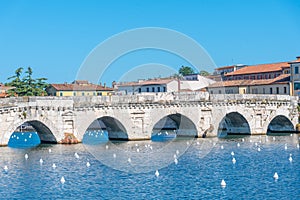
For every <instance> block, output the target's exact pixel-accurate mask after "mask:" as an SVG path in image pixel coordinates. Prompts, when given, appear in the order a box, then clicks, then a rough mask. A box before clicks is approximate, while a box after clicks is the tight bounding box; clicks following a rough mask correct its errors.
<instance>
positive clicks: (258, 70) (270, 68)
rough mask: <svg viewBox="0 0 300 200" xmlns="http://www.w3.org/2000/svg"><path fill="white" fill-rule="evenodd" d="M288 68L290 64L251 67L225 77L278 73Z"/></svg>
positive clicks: (281, 63)
mask: <svg viewBox="0 0 300 200" xmlns="http://www.w3.org/2000/svg"><path fill="white" fill-rule="evenodd" d="M288 67H290V65H289V63H288V62H279V63H270V64H260V65H249V66H246V67H243V68H241V69H239V70H236V71H234V72H230V73H227V74H226V75H225V76H234V75H244V74H257V73H266V72H277V71H281V70H282V69H283V68H288Z"/></svg>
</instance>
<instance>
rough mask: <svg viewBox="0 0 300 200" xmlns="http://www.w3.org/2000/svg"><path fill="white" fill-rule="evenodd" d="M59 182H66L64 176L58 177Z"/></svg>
mask: <svg viewBox="0 0 300 200" xmlns="http://www.w3.org/2000/svg"><path fill="white" fill-rule="evenodd" d="M60 182H61V184H64V183H65V182H66V180H65V178H64V177H63V176H62V177H61V179H60Z"/></svg>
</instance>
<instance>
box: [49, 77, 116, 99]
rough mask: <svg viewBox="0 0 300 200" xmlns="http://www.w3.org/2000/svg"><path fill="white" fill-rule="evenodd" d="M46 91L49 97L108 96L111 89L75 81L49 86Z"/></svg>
mask: <svg viewBox="0 0 300 200" xmlns="http://www.w3.org/2000/svg"><path fill="white" fill-rule="evenodd" d="M46 91H47V93H48V95H49V96H109V95H112V93H113V88H109V87H106V86H105V85H104V86H102V85H96V84H92V83H89V82H88V81H78V80H76V81H73V82H72V83H71V84H68V83H63V84H50V86H49V87H48V88H47V89H46Z"/></svg>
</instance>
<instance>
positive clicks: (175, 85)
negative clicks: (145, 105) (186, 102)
mask: <svg viewBox="0 0 300 200" xmlns="http://www.w3.org/2000/svg"><path fill="white" fill-rule="evenodd" d="M214 82H215V81H213V80H211V79H209V78H205V77H203V76H200V75H199V74H190V75H187V76H183V77H181V78H176V77H168V78H156V79H148V80H138V81H135V82H124V83H116V84H114V89H115V90H116V94H124V95H125V94H136V93H149V92H152V93H160V92H180V91H185V92H186V91H200V90H205V88H206V87H207V86H208V85H209V84H212V83H214Z"/></svg>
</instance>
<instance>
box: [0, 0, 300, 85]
mask: <svg viewBox="0 0 300 200" xmlns="http://www.w3.org/2000/svg"><path fill="white" fill-rule="evenodd" d="M299 22H300V1H298V0H294V1H292V0H281V1H280V0H266V1H262V0H249V1H248V0H236V1H233V0H224V1H223V0H219V1H217V0H205V1H204V0H194V1H192V0H185V1H183V0H181V1H179V0H178V1H176V0H142V1H141V0H119V1H117V0H107V1H106V0H95V1H92V0H87V1H84V0H82V1H76V0H69V1H68V0H64V1H62V0H43V1H40V0H36V1H34V0H27V1H15V0H0V69H1V71H0V82H6V79H7V77H9V76H12V75H13V74H14V71H15V69H16V68H17V67H27V66H31V67H32V68H33V72H34V76H35V77H47V78H48V79H49V82H51V83H54V82H56V83H59V82H71V81H73V80H74V79H75V78H76V74H77V71H78V69H79V67H80V65H81V64H82V62H83V61H84V59H85V58H86V56H87V55H88V54H89V52H91V51H92V49H94V48H95V47H96V46H97V45H98V44H99V43H101V42H103V41H104V40H105V39H107V38H109V37H111V36H112V35H115V34H118V33H120V32H122V31H126V30H129V29H134V28H141V27H162V28H168V29H173V30H176V31H179V32H181V33H183V34H186V35H187V36H189V37H191V38H193V39H194V40H196V41H197V42H198V43H199V44H200V45H202V46H203V47H204V48H205V50H206V51H207V52H208V53H209V54H210V56H211V57H212V59H213V60H214V62H215V63H216V65H217V66H224V65H230V64H239V63H243V64H258V63H268V62H278V61H289V60H293V59H295V57H296V56H299V55H300V23H299ZM151 62H155V63H161V64H164V65H168V66H171V67H172V68H174V69H175V70H177V69H178V68H179V67H180V66H181V65H185V64H186V63H185V62H184V61H183V60H181V59H178V58H175V57H174V56H170V55H167V53H164V52H153V51H148V52H144V53H142V54H141V53H135V54H133V55H128V57H127V58H123V57H122V59H120V60H118V61H117V62H115V63H114V67H112V68H111V69H110V70H108V72H109V73H107V74H106V76H103V77H102V78H101V80H100V81H101V82H107V83H108V85H110V84H111V81H113V80H116V81H118V80H121V78H122V77H124V70H125V71H129V70H130V69H131V68H132V67H135V66H137V65H142V64H144V63H146V64H147V63H151ZM120 69H122V70H120ZM204 69H205V70H208V71H210V72H212V71H213V69H212V68H209V69H207V68H205V67H204ZM149 71H151V69H150V70H149ZM152 71H157V76H159V75H163V72H159V70H156V69H155V70H152ZM160 73H162V74H160Z"/></svg>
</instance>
